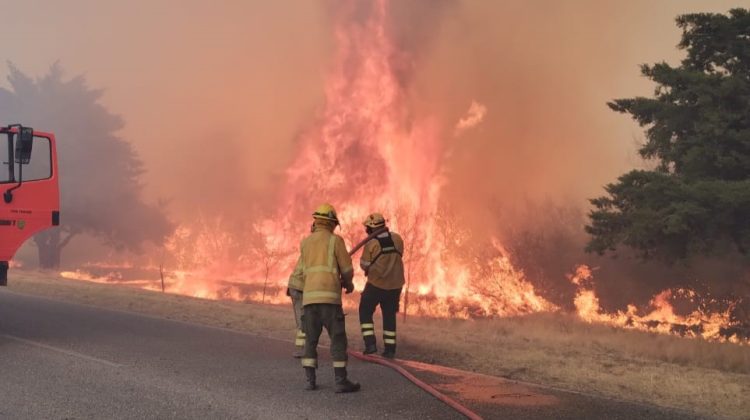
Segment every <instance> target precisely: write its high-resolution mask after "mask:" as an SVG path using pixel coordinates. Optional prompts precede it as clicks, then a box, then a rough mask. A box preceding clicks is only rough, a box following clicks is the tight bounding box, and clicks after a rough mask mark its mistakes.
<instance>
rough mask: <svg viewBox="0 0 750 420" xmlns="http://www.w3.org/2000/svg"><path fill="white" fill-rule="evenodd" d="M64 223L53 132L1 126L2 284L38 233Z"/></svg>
mask: <svg viewBox="0 0 750 420" xmlns="http://www.w3.org/2000/svg"><path fill="white" fill-rule="evenodd" d="M59 224H60V188H59V185H58V173H57V148H56V143H55V136H54V134H52V133H45V132H42V131H35V130H34V129H32V128H31V127H24V126H21V125H20V124H13V125H9V126H7V127H0V286H5V285H7V282H8V268H9V263H10V261H11V260H12V259H13V256H14V255H15V253H16V251H17V250H18V248H20V247H21V245H22V244H23V243H24V242H25V241H26V240H27V239H29V238H30V237H32V236H33V235H34V234H36V233H39V232H40V231H42V230H44V229H48V228H50V227H52V226H57V225H59Z"/></svg>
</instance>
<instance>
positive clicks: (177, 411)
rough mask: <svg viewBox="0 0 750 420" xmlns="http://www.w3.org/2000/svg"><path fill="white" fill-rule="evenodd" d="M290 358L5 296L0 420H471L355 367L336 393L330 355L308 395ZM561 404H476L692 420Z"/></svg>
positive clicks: (238, 342)
mask: <svg viewBox="0 0 750 420" xmlns="http://www.w3.org/2000/svg"><path fill="white" fill-rule="evenodd" d="M291 350H292V349H291V344H290V343H288V342H283V341H277V340H272V339H267V338H262V337H257V336H252V335H247V334H241V333H236V332H232V331H228V330H222V329H218V328H211V327H203V326H199V325H193V324H187V323H182V322H176V321H170V320H165V319H158V318H152V317H147V316H142V315H138V314H131V313H126V312H119V311H110V310H106V309H97V308H93V307H88V306H82V305H76V304H69V303H63V302H57V301H53V300H48V299H43V298H37V297H32V296H27V295H21V294H17V293H13V292H10V291H8V290H6V289H2V288H0V418H3V419H4V418H12V419H24V418H29V419H39V418H54V419H78V418H96V419H103V418H139V419H140V418H160V419H161V418H179V419H192V418H196V419H198V418H200V419H209V418H211V419H213V418H244V419H253V418H262V419H269V418H273V419H332V418H357V419H370V418H372V419H381V420H382V419H383V418H393V419H412V418H413V419H417V418H419V419H455V418H463V417H462V416H460V415H458V414H457V413H455V412H454V411H452V410H450V409H449V408H448V407H447V406H445V405H444V404H443V403H441V402H439V401H438V400H436V399H435V398H434V397H432V396H430V395H428V394H427V393H425V392H424V391H422V390H421V389H419V388H417V387H416V386H414V385H412V384H411V383H410V382H408V381H407V380H406V379H404V378H403V377H401V376H400V375H399V374H397V373H396V372H393V371H391V370H390V369H388V368H385V367H382V366H378V365H372V364H368V363H363V362H360V361H357V360H351V362H350V368H349V371H350V372H349V373H350V377H351V379H353V380H355V381H359V382H361V383H362V391H361V392H359V393H355V394H335V393H334V392H333V369H332V368H331V365H330V359H329V358H328V355H327V351H326V350H323V351H322V352H321V354H322V355H323V357H322V358H321V368H320V369H319V370H318V382H319V386H320V389H319V390H317V391H304V390H303V386H304V374H303V371H302V368H301V367H300V365H299V362H298V361H297V360H295V359H292V358H291V357H290V354H291ZM423 376H424V375H423ZM425 379H430V380H431V381H432V382H435V383H438V382H439V381H440V380H441V378H439V377H435V378H429V377H426V378H425ZM552 394H554V396H555V397H556V398H557V400H558V401H559V403H556V404H554V406H549V405H547V406H540V407H518V406H508V407H502V406H497V405H487V404H475V405H474V406H473V407H472V406H471V405H469V406H470V407H471V408H473V409H475V410H476V411H478V412H479V413H480V414H481V415H483V416H484V417H485V418H488V419H489V418H675V419H677V418H685V415H684V413H683V414H680V413H673V412H669V411H664V410H661V409H656V408H653V407H644V406H639V405H633V404H628V403H620V402H613V401H609V400H601V399H594V398H591V397H586V396H579V395H575V394H567V393H561V392H552Z"/></svg>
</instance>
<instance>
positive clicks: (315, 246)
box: [299, 204, 360, 392]
mask: <svg viewBox="0 0 750 420" xmlns="http://www.w3.org/2000/svg"><path fill="white" fill-rule="evenodd" d="M313 220H314V221H313V227H312V233H311V234H310V236H308V237H307V238H305V239H304V240H302V244H301V246H300V259H299V260H300V264H301V267H302V277H303V279H302V281H303V291H302V306H303V315H302V326H303V328H302V329H303V331H304V332H305V349H304V354H303V356H302V366H303V367H304V368H305V374H306V376H307V386H306V389H308V390H313V389H316V388H317V386H316V377H315V370H316V369H317V367H318V350H317V347H318V340H319V338H320V334H321V333H322V332H323V327H325V329H326V330H327V331H328V336H329V337H330V338H331V359H332V360H333V370H334V375H335V378H336V392H356V391H359V388H360V386H359V384H358V383H353V382H351V381H349V380H348V379H347V372H346V362H347V353H346V347H347V339H346V327H345V324H344V311H343V309H342V307H341V288H342V287H343V288H345V289H346V293H351V292H352V291H353V290H354V283H352V279H353V277H354V270H353V268H352V259H351V257H350V256H349V253H348V252H347V251H346V245H345V244H344V240H343V239H342V238H341V237H340V236H338V235H336V234H334V233H333V231H334V229H336V226H338V224H339V221H338V217H337V216H336V210H335V209H334V208H333V206H331V205H330V204H323V205H321V206H320V207H318V209H317V210H315V213H313Z"/></svg>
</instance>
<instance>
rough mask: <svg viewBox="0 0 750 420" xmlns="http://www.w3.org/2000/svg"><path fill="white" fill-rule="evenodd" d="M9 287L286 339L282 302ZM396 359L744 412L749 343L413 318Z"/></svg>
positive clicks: (25, 274)
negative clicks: (265, 302) (738, 343)
mask: <svg viewBox="0 0 750 420" xmlns="http://www.w3.org/2000/svg"><path fill="white" fill-rule="evenodd" d="M9 288H10V289H11V290H14V291H17V292H20V293H26V294H33V295H39V296H45V297H50V298H54V299H59V300H65V301H70V302H76V303H81V304H87V305H94V306H101V307H106V308H111V309H118V310H127V311H133V312H139V313H144V314H149V315H154V316H159V317H165V318H170V319H177V320H183V321H189V322H194V323H201V324H206V325H212V326H218V327H224V328H230V329H234V330H239V331H244V332H250V333H254V334H261V335H265V336H269V337H275V338H281V339H288V340H290V341H291V339H292V337H293V328H294V321H293V319H292V315H291V308H290V307H287V306H279V305H260V304H249V303H241V302H231V301H212V300H204V299H196V298H191V297H185V296H178V295H171V294H162V293H159V292H151V291H146V290H141V289H135V288H132V287H126V286H116V285H104V284H96V283H88V282H82V281H75V280H66V279H63V278H60V277H58V276H57V274H55V273H43V272H36V271H23V270H14V271H13V272H12V275H11V279H10V281H9ZM349 312H350V317H351V318H349V322H348V325H347V328H348V330H349V337H350V343H351V346H352V347H353V348H355V349H358V348H360V347H361V344H360V338H359V337H360V336H359V331H358V330H359V328H358V322H357V320H356V314H353V313H352V311H349ZM377 322H378V321H376V323H377ZM291 351H292V348H291V344H290V352H291ZM399 357H401V358H404V359H413V360H417V361H423V362H430V363H437V364H441V365H445V366H450V367H454V368H459V369H464V370H469V371H475V372H481V373H484V374H489V375H495V376H500V377H505V378H510V379H513V380H518V381H525V382H532V383H537V384H543V385H545V386H550V387H556V388H562V389H566V390H572V391H578V392H585V393H590V394H596V395H602V396H607V397H614V398H618V399H624V400H630V401H639V402H649V403H653V404H657V405H662V406H669V407H677V408H681V409H686V410H690V411H693V412H696V413H698V414H702V415H709V416H719V417H732V418H750V346H747V345H745V346H739V345H734V344H722V343H709V342H705V341H702V340H694V339H683V338H679V337H673V336H665V335H657V334H650V333H645V332H638V331H623V330H617V329H613V328H610V327H606V326H600V325H589V324H586V323H583V322H581V321H579V320H577V319H575V318H573V317H569V316H565V315H560V314H540V315H534V316H527V317H521V318H512V319H487V320H468V321H465V320H450V319H427V318H416V317H410V318H409V319H408V320H407V322H405V323H401V324H400V325H399Z"/></svg>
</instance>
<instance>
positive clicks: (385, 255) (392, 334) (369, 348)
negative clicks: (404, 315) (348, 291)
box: [359, 213, 404, 358]
mask: <svg viewBox="0 0 750 420" xmlns="http://www.w3.org/2000/svg"><path fill="white" fill-rule="evenodd" d="M363 224H364V225H365V230H366V231H367V234H368V235H369V234H371V233H372V232H374V231H375V230H378V229H384V231H383V233H381V234H379V235H377V236H376V237H375V238H373V239H371V240H370V241H369V242H367V244H365V247H364V250H363V251H362V257H361V259H360V261H359V265H360V267H362V270H364V272H365V275H366V276H367V284H366V285H365V290H364V291H362V297H361V299H360V301H359V322H360V326H361V328H362V338H363V339H364V341H365V350H364V353H365V354H372V353H376V352H377V351H378V348H377V340H376V338H375V324H374V323H373V320H372V315H373V313H375V308H376V307H377V306H378V305H380V312H381V313H382V314H383V343H384V351H383V357H387V358H393V357H395V356H396V313H397V312H398V308H399V301H400V300H401V289H402V288H403V287H404V262H403V260H402V258H401V257H402V255H403V252H404V241H403V239H401V236H400V235H399V234H397V233H395V232H390V231H389V230H388V229H387V227H386V225H385V218H384V217H383V215H382V214H380V213H373V214H371V215H369V216H367V219H365V221H364V223H363Z"/></svg>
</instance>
